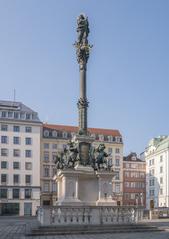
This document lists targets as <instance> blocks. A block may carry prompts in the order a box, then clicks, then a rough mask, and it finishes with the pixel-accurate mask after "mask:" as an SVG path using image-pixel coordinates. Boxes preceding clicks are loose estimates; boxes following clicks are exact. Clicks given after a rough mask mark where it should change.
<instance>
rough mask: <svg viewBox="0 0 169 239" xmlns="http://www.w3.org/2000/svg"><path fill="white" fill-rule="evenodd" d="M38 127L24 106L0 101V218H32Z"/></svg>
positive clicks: (36, 190)
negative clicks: (13, 216) (24, 216)
mask: <svg viewBox="0 0 169 239" xmlns="http://www.w3.org/2000/svg"><path fill="white" fill-rule="evenodd" d="M41 125H42V124H41V122H40V120H39V118H38V114H37V113H36V112H34V111H33V110H31V109H30V108H28V107H27V106H25V105H24V104H22V103H20V102H11V101H0V168H1V170H0V215H11V214H15V215H20V216H23V215H35V214H36V210H37V207H38V206H39V205H40V132H41Z"/></svg>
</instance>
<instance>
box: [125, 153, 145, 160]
mask: <svg viewBox="0 0 169 239" xmlns="http://www.w3.org/2000/svg"><path fill="white" fill-rule="evenodd" d="M123 161H132V162H145V161H144V160H141V159H140V158H138V157H137V154H136V153H130V154H129V155H127V156H125V157H123Z"/></svg>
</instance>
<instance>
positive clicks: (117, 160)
mask: <svg viewBox="0 0 169 239" xmlns="http://www.w3.org/2000/svg"><path fill="white" fill-rule="evenodd" d="M115 165H116V166H120V160H119V159H118V158H116V159H115Z"/></svg>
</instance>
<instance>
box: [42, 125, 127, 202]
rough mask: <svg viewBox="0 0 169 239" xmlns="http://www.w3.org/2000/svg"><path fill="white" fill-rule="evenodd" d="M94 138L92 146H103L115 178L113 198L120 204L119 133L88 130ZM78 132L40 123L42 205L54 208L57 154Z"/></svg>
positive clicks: (73, 129)
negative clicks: (41, 126) (41, 125)
mask: <svg viewBox="0 0 169 239" xmlns="http://www.w3.org/2000/svg"><path fill="white" fill-rule="evenodd" d="M88 131H89V133H90V135H91V136H93V137H94V138H95V141H94V143H93V146H96V147H97V146H99V144H101V143H104V144H105V146H106V149H107V153H108V154H109V157H108V162H109V163H110V164H112V165H113V166H112V169H113V171H115V172H116V176H115V178H114V180H113V182H112V187H113V188H112V198H113V199H114V200H116V201H117V202H118V204H122V190H123V184H122V182H123V173H122V169H123V141H122V136H121V134H120V132H119V131H118V130H108V129H96V128H89V129H88ZM77 132H78V127H73V126H66V125H50V124H43V128H42V135H41V205H55V203H56V200H57V188H56V183H55V182H54V180H53V177H54V175H55V173H56V167H55V163H54V162H55V160H56V155H57V152H58V151H62V150H63V149H64V148H65V147H66V145H67V143H68V141H69V140H70V139H72V137H73V136H74V135H75V134H76V133H77Z"/></svg>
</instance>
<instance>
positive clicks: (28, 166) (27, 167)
mask: <svg viewBox="0 0 169 239" xmlns="http://www.w3.org/2000/svg"><path fill="white" fill-rule="evenodd" d="M25 169H26V170H31V169H32V163H30V162H26V163H25Z"/></svg>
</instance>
